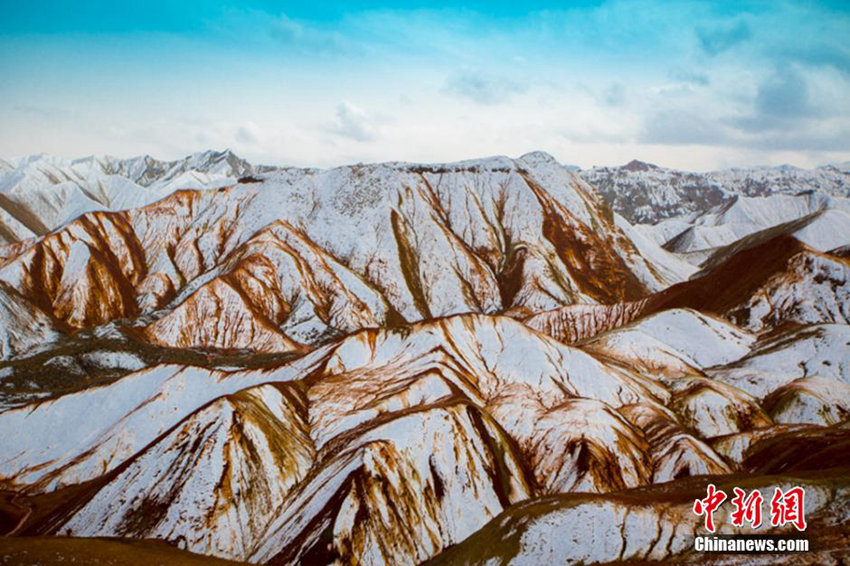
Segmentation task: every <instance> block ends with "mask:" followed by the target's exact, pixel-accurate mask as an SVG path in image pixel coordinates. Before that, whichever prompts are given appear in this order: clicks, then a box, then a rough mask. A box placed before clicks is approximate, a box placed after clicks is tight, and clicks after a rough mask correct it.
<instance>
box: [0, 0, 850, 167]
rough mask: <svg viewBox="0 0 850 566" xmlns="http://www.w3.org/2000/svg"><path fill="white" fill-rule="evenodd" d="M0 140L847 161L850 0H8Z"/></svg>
mask: <svg viewBox="0 0 850 566" xmlns="http://www.w3.org/2000/svg"><path fill="white" fill-rule="evenodd" d="M3 11H4V13H3V18H2V19H0V156H3V157H8V158H11V157H16V156H22V155H27V154H31V153H41V152H45V153H51V154H55V155H59V156H62V157H67V158H73V157H81V156H85V155H90V154H109V155H115V156H120V157H130V156H135V155H140V154H150V155H153V156H155V157H158V158H161V159H176V158H178V157H182V156H184V155H187V154H190V153H193V152H196V151H201V150H205V149H224V148H230V149H232V150H233V151H234V152H236V153H237V154H239V155H241V156H243V157H245V158H247V159H249V160H251V161H252V162H255V163H267V164H273V165H297V166H315V167H332V166H336V165H342V164H349V163H357V162H374V161H396V160H401V161H420V162H434V161H456V160H460V159H467V158H474V157H483V156H488V155H509V156H519V155H521V154H523V153H526V152H529V151H534V150H542V151H547V152H549V153H551V154H552V155H553V156H555V157H556V158H557V159H558V160H559V161H561V162H562V163H565V164H574V165H578V166H580V167H583V168H587V167H591V166H594V165H617V164H622V163H626V162H628V161H630V160H632V159H640V160H643V161H648V162H652V163H656V164H659V165H663V166H668V167H676V168H681V169H690V170H699V171H704V170H710V169H719V168H725V167H730V166H746V165H779V164H784V163H790V164H794V165H799V166H805V167H811V166H817V165H821V164H824V163H829V162H839V161H847V160H850V94H848V93H850V39H848V38H850V3H848V2H841V1H839V2H826V1H824V2H814V1H805V2H804V1H783V0H774V1H770V2H749V1H747V0H739V1H734V2H722V1H715V2H699V1H675V0H665V1H661V0H655V1H652V0H650V1H624V0H611V1H607V0H606V1H590V0H587V1H577V2H534V1H532V2H516V1H515V0H514V1H512V2H502V1H489V2H488V1H478V2H466V3H463V4H458V3H448V2H425V3H412V2H405V3H402V2H381V1H377V0H374V1H367V2H354V1H350V2H342V1H337V0H330V1H316V0H313V1H312V2H272V1H260V0H257V1H249V2H241V3H234V2H217V1H211V0H184V1H181V2H173V1H163V0H149V1H147V2H140V1H132V0H128V1H126V2H122V3H115V2H112V1H101V0H97V1H92V2H73V3H72V2H63V1H44V0H29V1H27V2H14V3H12V2H9V3H6V5H5V6H4V9H3Z"/></svg>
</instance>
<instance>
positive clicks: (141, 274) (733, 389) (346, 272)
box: [0, 151, 850, 566]
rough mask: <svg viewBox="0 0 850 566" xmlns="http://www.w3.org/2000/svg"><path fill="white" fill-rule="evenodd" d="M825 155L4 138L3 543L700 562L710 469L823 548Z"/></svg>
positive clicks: (839, 257)
mask: <svg viewBox="0 0 850 566" xmlns="http://www.w3.org/2000/svg"><path fill="white" fill-rule="evenodd" d="M848 175H850V171H848V169H847V168H846V167H843V166H828V167H823V168H819V169H815V170H811V171H805V170H800V169H792V168H787V167H785V168H778V169H749V170H744V169H740V170H731V171H725V172H719V173H710V174H705V175H698V174H686V173H682V172H677V171H672V170H666V169H661V168H658V167H655V166H652V165H648V164H644V163H640V162H632V163H630V164H628V165H626V166H624V167H622V168H596V169H593V170H590V171H572V170H570V169H569V168H566V167H564V166H563V165H561V164H560V163H558V162H557V161H556V160H555V159H554V158H553V157H551V156H549V155H547V154H545V153H542V152H534V153H530V154H526V155H523V156H521V157H519V158H515V159H512V158H507V157H491V158H484V159H476V160H470V161H462V162H456V163H444V164H412V163H400V162H391V163H379V164H369V165H362V164H361V165H353V166H345V167H337V168H333V169H327V170H320V169H302V168H283V167H266V166H255V165H252V164H250V163H248V162H246V161H244V160H242V159H240V158H238V157H237V156H235V155H234V154H233V153H231V152H229V151H225V152H212V151H209V152H204V153H199V154H195V155H192V156H189V157H187V158H185V159H182V160H177V161H173V162H162V161H158V160H155V159H152V158H150V157H139V158H134V159H127V160H124V159H115V158H107V157H90V158H85V159H79V160H74V161H65V160H61V159H57V158H53V157H50V156H45V155H40V156H33V157H27V158H24V159H19V160H6V161H0V244H2V247H0V433H2V434H0V528H2V529H3V532H4V533H5V534H6V535H7V537H5V538H4V539H0V556H5V557H12V558H13V559H17V558H14V557H20V556H22V555H21V552H22V551H21V548H20V546H16V545H17V544H18V543H19V541H24V540H32V541H46V543H45V546H44V549H45V550H44V552H48V550H46V549H48V548H49V549H50V550H49V552H50V553H54V554H51V556H54V558H55V556H60V557H61V559H62V560H71V559H76V558H79V557H81V556H83V553H85V552H89V553H91V552H97V553H101V554H100V555H101V556H102V557H104V560H106V559H107V557H112V558H109V559H110V560H114V561H113V563H123V562H121V560H124V558H122V556H124V553H126V552H128V551H127V548H138V549H140V550H139V552H142V551H143V550H141V549H145V548H147V549H148V551H149V552H151V553H154V555H158V553H165V554H166V555H170V556H171V558H170V560H171V561H172V562H173V563H183V562H184V561H186V563H190V562H188V561H190V560H192V559H193V558H197V557H196V556H194V555H203V556H213V557H217V558H220V559H227V560H231V561H236V562H251V563H265V564H293V565H294V564H317V565H323V564H370V565H376V566H377V565H383V564H400V565H401V564H426V563H427V564H494V563H497V564H540V563H547V562H552V563H563V564H615V563H616V564H618V563H642V562H643V561H662V562H667V563H691V562H698V561H700V560H701V559H703V558H704V556H702V555H698V554H694V553H693V550H692V544H693V536H694V535H696V534H705V530H704V527H703V525H702V519H701V518H699V517H697V516H696V515H694V514H693V512H692V504H693V500H694V499H695V498H698V497H702V496H704V494H705V488H706V485H707V484H708V483H715V484H717V485H718V486H721V487H726V489H727V491H729V492H730V493H731V491H732V487H734V486H737V485H743V486H747V488H748V489H755V488H758V489H760V490H761V491H762V493H764V494H768V493H772V492H773V489H774V488H775V487H776V486H783V487H787V486H789V485H800V486H803V487H805V488H806V489H807V506H806V514H807V517H808V520H809V525H810V526H809V531H808V532H807V536H808V537H809V538H810V539H811V540H812V541H813V548H815V549H816V550H815V552H813V553H810V554H806V555H784V556H779V557H777V556H773V557H772V558H771V559H772V560H773V561H768V562H759V560H760V559H761V558H760V557H758V556H754V555H740V556H738V557H733V558H729V556H724V558H725V559H726V560H727V562H724V563H742V564H743V563H752V564H757V563H780V562H781V563H789V564H791V563H795V564H825V563H829V561H830V560H840V559H841V557H843V556H846V555H847V553H848V552H850V515H849V514H848V513H847V509H848V502H850V498H848V494H849V493H850V491H849V490H850V479H848V478H850V474H848V471H850V460H848V454H850V452H848V451H847V448H848V446H850V428H848V422H850V421H848V415H850V354H848V352H850V349H848V345H850V325H848V324H850V216H848V215H850V199H848V198H847V197H848V196H850V189H849V188H848V185H847V176H848ZM767 504H768V503H767V502H766V503H765V505H766V507H765V513H766V514H767V513H768V512H769V510H768V508H767ZM728 517H729V511H728V509H727V508H724V509H723V510H722V512H721V513H719V514H718V515H716V520H717V521H721V519H723V520H725V523H724V527H723V531H722V532H728V533H731V532H735V531H734V529H733V528H732V527H731V524H730V523H729V521H728ZM721 522H723V521H721ZM759 532H761V531H759ZM777 532H781V529H780V530H779V531H777ZM28 537H33V538H28ZM34 537H38V538H34ZM153 539H155V540H157V541H160V542H159V543H154V542H151V541H152V540H153ZM122 541H123V542H122ZM129 541H136V542H129ZM163 542H164V543H167V545H168V546H162V543H163ZM85 543H90V545H91V546H84V544H85ZM39 544H40V542H39ZM122 544H127V545H130V544H132V545H137V546H134V547H122V546H121V545H122ZM157 544H159V546H157ZM92 549H95V550H92ZM184 551H189V552H190V553H194V555H193V554H189V553H187V552H184ZM48 559H49V557H47V558H44V560H48ZM728 560H733V562H729V561H728ZM129 563H132V562H129Z"/></svg>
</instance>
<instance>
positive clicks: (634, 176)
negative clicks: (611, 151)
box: [580, 160, 850, 224]
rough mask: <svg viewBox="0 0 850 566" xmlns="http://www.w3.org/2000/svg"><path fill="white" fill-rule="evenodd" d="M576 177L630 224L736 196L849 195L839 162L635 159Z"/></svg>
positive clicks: (849, 176) (848, 179) (849, 183)
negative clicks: (687, 165)
mask: <svg viewBox="0 0 850 566" xmlns="http://www.w3.org/2000/svg"><path fill="white" fill-rule="evenodd" d="M580 175H581V176H582V177H584V178H585V179H586V180H587V181H588V182H589V183H590V184H592V185H593V186H595V187H596V188H597V189H598V190H599V191H600V192H601V193H602V195H603V196H604V197H605V199H606V200H607V201H608V202H610V203H611V206H612V207H613V208H614V210H615V211H617V212H618V213H620V214H622V215H623V216H624V217H625V218H626V219H627V220H628V221H629V222H631V223H633V224H634V223H642V224H645V223H655V222H658V221H659V220H663V219H666V218H673V217H678V216H684V215H689V214H694V213H701V212H705V211H706V210H708V209H709V208H711V207H714V206H717V205H720V204H723V203H726V202H728V201H730V200H732V199H733V198H734V197H736V196H739V195H740V196H748V197H757V196H766V195H771V194H787V195H794V194H798V193H802V192H806V191H816V192H818V193H820V194H823V195H831V196H837V197H848V196H850V168H848V167H847V166H846V165H841V164H838V165H825V166H823V167H818V168H816V169H800V168H798V167H793V166H790V165H782V166H779V167H752V168H735V169H726V170H721V171H713V172H710V173H692V172H687V171H679V170H676V169H666V168H664V167H659V166H657V165H652V164H650V163H644V162H642V161H636V160H635V161H631V162H629V163H627V164H626V165H623V166H620V167H594V168H592V169H587V170H583V171H581V172H580Z"/></svg>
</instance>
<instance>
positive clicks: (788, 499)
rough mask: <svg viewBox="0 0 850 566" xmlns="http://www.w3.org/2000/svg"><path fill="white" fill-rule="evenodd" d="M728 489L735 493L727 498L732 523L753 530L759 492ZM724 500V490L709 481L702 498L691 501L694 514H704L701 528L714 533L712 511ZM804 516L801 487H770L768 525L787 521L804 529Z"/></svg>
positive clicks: (757, 519) (758, 515)
mask: <svg viewBox="0 0 850 566" xmlns="http://www.w3.org/2000/svg"><path fill="white" fill-rule="evenodd" d="M732 489H733V492H734V493H735V497H733V498H732V499H731V501H732V505H733V506H734V510H733V511H732V513H731V517H732V525H734V526H736V527H744V526H745V524H746V523H749V525H750V526H751V527H752V528H753V529H758V528H759V527H760V526H761V524H762V504H763V503H764V497H762V495H761V492H760V491H759V490H757V489H754V490H753V491H751V492H750V493H749V494H747V492H746V491H744V490H743V489H741V488H739V487H735V488H732ZM726 499H727V495H726V492H724V491H723V490H721V489H717V488H716V487H715V486H714V484H713V483H710V484H708V488H707V493H706V496H705V498H703V499H697V500H695V501H694V513H695V514H696V515H697V516H698V517H703V516H704V517H705V529H706V530H707V531H708V532H710V533H713V532H715V530H716V527H715V524H714V512H715V511H717V509H719V508H720V506H721V505H722V504H723V502H724V501H726ZM805 515H806V491H805V490H804V489H803V488H802V487H792V488H790V489H788V490H786V491H782V489H780V488H778V487H777V488H776V489H775V490H774V492H773V498H772V499H771V500H770V526H771V527H782V526H785V525H788V524H791V525H794V527H795V528H796V529H797V530H798V531H805V530H806V516H805Z"/></svg>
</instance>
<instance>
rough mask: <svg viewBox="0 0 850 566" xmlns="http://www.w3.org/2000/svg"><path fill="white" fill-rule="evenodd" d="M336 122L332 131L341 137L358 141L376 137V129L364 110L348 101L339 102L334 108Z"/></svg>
mask: <svg viewBox="0 0 850 566" xmlns="http://www.w3.org/2000/svg"><path fill="white" fill-rule="evenodd" d="M336 118H337V123H336V127H335V128H334V129H333V131H334V132H335V133H337V134H339V135H341V136H343V137H346V138H350V139H352V140H355V141H358V142H367V141H372V140H374V139H375V138H376V137H377V129H376V128H375V126H374V125H373V124H372V122H371V120H370V119H369V117H368V116H367V115H366V112H365V111H364V110H363V109H362V108H360V107H359V106H355V105H354V104H352V103H350V102H341V103H340V104H339V105H338V106H337V108H336Z"/></svg>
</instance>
